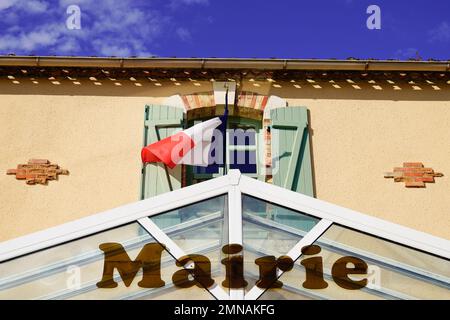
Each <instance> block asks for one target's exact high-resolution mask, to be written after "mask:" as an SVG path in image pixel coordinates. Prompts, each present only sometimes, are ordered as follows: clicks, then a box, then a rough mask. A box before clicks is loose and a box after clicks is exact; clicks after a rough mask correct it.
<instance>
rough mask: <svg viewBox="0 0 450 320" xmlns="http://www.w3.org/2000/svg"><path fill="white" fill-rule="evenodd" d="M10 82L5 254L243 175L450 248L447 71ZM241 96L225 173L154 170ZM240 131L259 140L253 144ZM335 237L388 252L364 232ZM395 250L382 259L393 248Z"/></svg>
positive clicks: (370, 67)
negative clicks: (77, 224)
mask: <svg viewBox="0 0 450 320" xmlns="http://www.w3.org/2000/svg"><path fill="white" fill-rule="evenodd" d="M0 74H1V77H0V99H1V100H0V101H1V105H0V124H1V130H2V134H1V135H0V142H1V146H2V151H3V152H2V153H1V154H0V166H1V167H2V170H3V171H4V174H3V175H0V189H1V190H2V192H1V194H0V220H1V221H2V223H1V224H0V241H9V240H11V239H14V238H17V237H22V236H25V235H28V234H30V233H33V232H37V231H42V230H45V229H47V228H51V227H56V226H58V225H61V224H63V223H68V222H71V221H74V220H77V219H80V218H85V219H89V217H90V216H92V215H94V214H96V213H98V212H102V211H106V210H110V209H112V208H116V207H119V206H122V205H126V204H129V203H133V202H136V201H139V200H144V199H148V198H152V199H153V197H155V196H160V195H163V194H165V193H168V192H174V191H176V190H183V189H184V188H185V187H187V186H193V185H196V184H198V183H200V182H204V181H208V180H211V182H212V181H215V179H217V178H220V177H222V176H224V174H226V173H227V172H230V171H231V170H234V169H238V170H240V172H241V174H242V175H244V176H247V177H249V178H252V179H255V180H257V181H259V182H262V183H263V182H264V183H268V184H270V185H275V186H278V187H281V188H284V189H287V190H290V191H294V192H297V193H300V194H303V195H307V196H309V197H314V198H317V199H320V200H324V201H326V202H329V203H333V204H335V205H338V206H340V207H345V208H349V209H351V210H355V211H357V212H361V213H364V214H365V215H367V216H370V217H374V218H379V219H382V220H385V221H388V222H389V223H394V224H396V225H401V226H404V227H408V228H411V229H414V230H417V231H419V232H423V233H426V234H428V235H429V236H431V237H438V238H441V239H450V233H449V232H450V231H449V230H450V220H449V219H448V212H449V209H450V197H449V196H448V191H449V190H450V180H449V179H448V174H449V173H450V161H449V160H450V145H449V141H450V130H449V128H450V112H449V110H450V90H449V86H450V76H449V66H448V62H439V61H427V62H425V61H362V60H343V61H340V60H277V59H266V60H264V59H261V60H259V59H158V58H153V59H133V58H130V59H119V58H105V59H103V58H76V57H73V58H70V57H68V58H64V57H13V56H8V57H0ZM227 89H228V96H227V97H228V109H229V121H228V129H229V134H228V136H227V140H226V149H225V153H226V155H227V158H226V159H227V163H226V166H225V168H224V167H223V166H214V165H212V166H209V167H207V168H202V167H191V166H185V165H182V166H176V167H175V168H174V169H169V168H167V167H166V166H164V165H162V164H147V165H143V164H142V163H141V160H140V151H141V149H142V147H143V146H146V145H148V144H150V143H153V142H156V141H158V140H161V139H163V138H166V137H168V136H170V135H172V134H173V133H175V132H177V131H179V130H181V129H183V128H188V127H190V126H192V125H193V124H195V123H198V122H201V121H203V120H205V119H209V118H211V117H214V116H219V115H222V114H223V112H224V108H225V95H226V90H227ZM236 130H242V131H244V132H246V136H245V139H244V140H243V141H241V142H239V141H238V140H237V138H236V137H235V136H234V135H233V134H234V132H236ZM239 157H241V158H242V159H244V162H243V163H237V162H236V161H235V159H237V158H239ZM33 159H34V160H33ZM36 159H37V160H36ZM29 160H31V161H30V162H28V161H29ZM43 160H48V162H47V161H43ZM52 164H54V165H57V167H56V166H54V167H51V165H52ZM27 165H28V167H27ZM43 168H46V169H43ZM8 170H9V171H8ZM26 170H28V171H26ZM33 170H34V171H33ZM36 170H37V171H36ZM39 170H41V171H39ZM42 170H44V171H42ZM45 170H47V171H45ZM57 170H59V171H57ZM233 172H234V171H233ZM6 173H9V174H6ZM199 185H201V184H199ZM255 188H256V186H255ZM193 190H196V189H193ZM199 190H200V189H199ZM276 190H278V189H274V191H275V192H276ZM174 195H176V194H174ZM273 197H274V202H275V203H277V200H276V198H277V195H273ZM174 200H176V199H174ZM203 200H205V199H203ZM264 200H265V201H269V202H270V201H271V200H270V199H264ZM220 201H221V200H220V199H218V200H217V201H216V202H214V201H213V202H212V203H208V206H212V207H213V208H215V207H214V206H219V207H220V206H221V205H220V203H221V202H220ZM278 201H279V200H278ZM302 201H303V200H302ZM243 206H245V202H244V204H243ZM249 206H250V207H252V206H254V207H252V208H247V210H250V211H252V212H253V211H258V210H257V207H258V204H252V205H249ZM317 206H318V207H317ZM263 207H264V212H265V213H266V214H267V215H265V216H264V217H265V218H266V219H269V220H273V221H275V222H277V223H280V224H282V225H289V226H290V227H294V228H300V229H301V230H302V232H309V231H311V230H312V229H311V228H313V227H314V226H315V225H316V223H313V222H312V220H311V221H310V220H308V219H300V220H299V219H298V217H296V218H292V216H291V215H289V214H280V215H278V216H277V217H278V218H271V217H272V216H271V213H270V212H266V211H267V208H266V207H265V206H263ZM313 207H314V208H315V210H319V209H320V205H318V204H316V203H314V205H313ZM255 208H256V209H255ZM290 209H293V210H294V209H295V208H292V207H291V208H290ZM195 210H197V209H195ZM218 210H219V209H218ZM221 210H222V211H223V210H225V209H223V208H222V209H221ZM242 210H243V211H245V210H246V209H245V208H244V209H242ZM219 211H220V210H219ZM275 212H277V211H276V210H275ZM303 212H304V211H303ZM185 213H187V215H182V214H181V213H180V212H177V213H176V214H172V215H165V218H164V219H161V221H159V222H160V223H161V224H160V225H158V227H160V228H163V229H164V228H166V227H167V228H170V227H173V226H174V225H177V224H182V223H185V222H186V221H190V215H189V210H186V212H185ZM304 213H305V212H304ZM307 214H312V215H313V216H314V214H313V213H307ZM275 215H276V214H275ZM183 217H187V218H183ZM319 218H322V219H325V218H324V217H319ZM277 219H278V220H277ZM339 219H341V218H339ZM339 219H338V221H339V223H341V224H342V223H343V222H342V221H341V220H339ZM130 221H131V220H130ZM330 221H331V220H330ZM334 223H337V222H336V221H334ZM141 226H142V225H141ZM344 226H345V224H344ZM340 227H342V225H340V226H339V227H336V228H340ZM347 227H348V226H347ZM355 228H357V229H358V230H359V231H361V232H364V227H361V228H362V229H361V228H360V225H358V227H356V226H355ZM349 230H350V229H349ZM130 232H135V231H130ZM252 232H255V231H252ZM327 232H331V233H333V232H336V239H337V238H339V239H341V240H342V239H346V237H348V239H353V240H349V241H350V242H351V243H352V241H354V239H360V241H361V243H369V246H375V245H372V244H370V241H369V240H364V239H363V238H364V236H363V234H360V235H357V236H356V235H353V236H352V235H350V234H348V235H342V233H339V232H338V231H336V230H335V231H327ZM349 232H350V231H349ZM371 232H373V231H371ZM138 233H139V232H138ZM337 235H340V236H339V237H338V236H337ZM330 237H331V238H333V235H331V236H330ZM275 238H276V237H275ZM316 239H317V238H316ZM336 239H335V240H336ZM390 240H392V239H390ZM342 241H344V240H342ZM366 241H367V242H366ZM431 242H432V241H431ZM403 245H408V243H406V242H405V243H403ZM444 245H445V242H444ZM244 247H245V246H244ZM286 248H287V249H288V247H286ZM383 248H384V249H383V250H381V252H378V254H380V255H383V254H385V252H387V251H389V250H390V249H389V248H385V247H383ZM413 248H414V246H413ZM416 249H417V248H416ZM447 250H448V248H447ZM394 251H395V250H394ZM425 251H427V250H425ZM397 253H398V252H397ZM428 253H430V252H428ZM431 254H433V252H431ZM399 255H402V254H400V253H399ZM438 256H439V255H438ZM444 256H445V254H444ZM255 258H257V256H255ZM297 258H298V257H297ZM333 258H337V256H336V257H333ZM391 258H392V257H391ZM441 258H442V256H441ZM330 259H331V258H330ZM392 259H394V258H392ZM447 259H448V257H447ZM219 260H220V259H219ZM335 260H336V259H335ZM442 263H443V265H441V264H442ZM434 264H439V265H440V267H439V268H440V269H439V268H438V270H441V271H436V273H437V274H441V275H442V277H444V278H443V279H444V280H442V278H439V279H440V280H439V281H441V282H440V286H439V289H436V288H434V287H432V288H430V289H429V290H430V296H429V297H433V298H436V297H437V298H439V297H448V283H447V282H446V280H445V279H448V277H449V275H448V274H447V273H448V272H449V269H450V268H449V264H448V260H445V259H444V260H442V261H438V262H436V263H434ZM286 280H288V279H286ZM400 282H401V281H400ZM442 283H444V285H442ZM442 287H443V288H444V289H443V291H440V290H441V289H442ZM397 289H398V288H397ZM424 290H425V289H424ZM400 291H401V290H400ZM345 294H346V292H345V291H344V293H343V294H342V295H340V294H338V295H336V296H333V295H332V297H334V298H345V297H346V296H345ZM213 296H214V295H213ZM88 297H89V296H88ZM92 297H95V295H94V296H92ZM208 297H209V296H208ZM214 297H216V296H214ZM258 297H259V296H258ZM274 297H275V296H273V297H272V298H274ZM284 297H285V298H286V297H287V298H289V294H286V295H284ZM350 297H351V296H350ZM426 297H427V296H425V298H426ZM172 298H173V297H172ZM199 298H201V297H200V296H199ZM216 298H217V297H216ZM275 298H276V297H275ZM357 298H366V297H365V296H358V297H357ZM368 298H369V297H368Z"/></svg>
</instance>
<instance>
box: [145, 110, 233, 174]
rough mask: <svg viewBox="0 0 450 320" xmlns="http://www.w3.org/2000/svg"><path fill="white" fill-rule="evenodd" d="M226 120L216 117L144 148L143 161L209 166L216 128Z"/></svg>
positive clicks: (170, 165)
mask: <svg viewBox="0 0 450 320" xmlns="http://www.w3.org/2000/svg"><path fill="white" fill-rule="evenodd" d="M221 118H222V119H221ZM224 120H225V119H223V117H215V118H213V119H210V120H207V121H204V122H201V123H199V124H196V125H194V126H192V127H190V128H189V129H186V130H183V131H181V132H178V133H176V134H174V135H172V136H170V137H167V138H165V139H162V140H160V141H158V142H155V143H152V144H150V145H148V146H146V147H144V148H142V151H141V157H142V162H143V163H151V162H162V163H164V164H166V165H167V166H168V167H169V168H171V169H173V168H174V167H175V166H176V165H177V164H189V165H194V166H202V167H206V166H208V164H209V163H208V159H209V152H210V149H211V143H212V139H213V135H214V130H215V129H216V128H217V127H219V126H220V125H221V124H222V122H224ZM225 121H226V120H225Z"/></svg>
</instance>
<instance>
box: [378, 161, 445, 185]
mask: <svg viewBox="0 0 450 320" xmlns="http://www.w3.org/2000/svg"><path fill="white" fill-rule="evenodd" d="M442 176H443V174H442V173H440V172H434V170H433V169H432V168H424V165H423V163H422V162H404V163H403V167H395V168H394V172H386V173H385V174H384V177H385V178H394V181H395V182H404V183H405V186H406V187H407V188H424V187H425V182H431V183H434V182H435V180H434V178H435V177H442Z"/></svg>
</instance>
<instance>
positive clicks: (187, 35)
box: [176, 27, 192, 42]
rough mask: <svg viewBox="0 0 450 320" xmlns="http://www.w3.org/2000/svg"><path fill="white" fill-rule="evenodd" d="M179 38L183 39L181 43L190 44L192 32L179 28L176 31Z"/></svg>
mask: <svg viewBox="0 0 450 320" xmlns="http://www.w3.org/2000/svg"><path fill="white" fill-rule="evenodd" d="M176 33H177V36H178V37H179V38H180V39H181V41H185V42H189V41H191V40H192V36H191V32H190V31H189V30H188V29H186V28H183V27H180V28H177V30H176Z"/></svg>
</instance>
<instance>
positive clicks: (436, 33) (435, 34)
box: [429, 21, 450, 42]
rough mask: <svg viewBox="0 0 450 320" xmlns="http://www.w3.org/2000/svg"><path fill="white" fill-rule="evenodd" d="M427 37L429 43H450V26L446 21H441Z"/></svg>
mask: <svg viewBox="0 0 450 320" xmlns="http://www.w3.org/2000/svg"><path fill="white" fill-rule="evenodd" d="M429 35H430V41H431V42H438V41H439V42H447V41H450V25H449V24H448V23H447V22H446V21H443V22H441V24H440V25H439V26H437V27H436V28H434V29H432V30H430V32H429Z"/></svg>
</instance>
